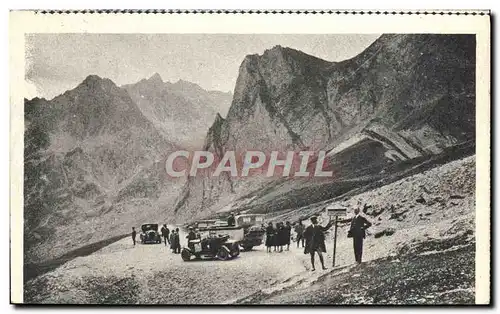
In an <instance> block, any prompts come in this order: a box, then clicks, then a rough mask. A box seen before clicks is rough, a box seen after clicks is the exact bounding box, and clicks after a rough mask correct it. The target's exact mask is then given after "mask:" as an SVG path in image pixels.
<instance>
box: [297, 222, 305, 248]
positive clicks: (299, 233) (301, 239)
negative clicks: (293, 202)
mask: <svg viewBox="0 0 500 314" xmlns="http://www.w3.org/2000/svg"><path fill="white" fill-rule="evenodd" d="M304 229H305V226H304V224H303V223H302V220H299V223H298V224H297V225H296V226H295V233H296V234H297V247H299V243H301V242H302V247H304Z"/></svg>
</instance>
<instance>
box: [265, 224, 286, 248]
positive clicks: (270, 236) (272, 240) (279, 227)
mask: <svg viewBox="0 0 500 314" xmlns="http://www.w3.org/2000/svg"><path fill="white" fill-rule="evenodd" d="M291 236H292V226H291V225H290V222H289V221H287V222H286V223H283V222H278V223H276V225H273V223H272V222H270V223H269V224H268V225H267V227H266V247H267V252H271V250H272V248H273V247H274V251H275V252H283V247H284V246H285V245H286V250H287V251H288V250H290V238H291Z"/></svg>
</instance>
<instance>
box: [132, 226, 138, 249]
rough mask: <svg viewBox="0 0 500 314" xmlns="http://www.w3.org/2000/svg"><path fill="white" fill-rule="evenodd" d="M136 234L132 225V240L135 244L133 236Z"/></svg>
mask: <svg viewBox="0 0 500 314" xmlns="http://www.w3.org/2000/svg"><path fill="white" fill-rule="evenodd" d="M136 235H137V232H136V231H135V227H132V241H133V242H134V246H135V236H136Z"/></svg>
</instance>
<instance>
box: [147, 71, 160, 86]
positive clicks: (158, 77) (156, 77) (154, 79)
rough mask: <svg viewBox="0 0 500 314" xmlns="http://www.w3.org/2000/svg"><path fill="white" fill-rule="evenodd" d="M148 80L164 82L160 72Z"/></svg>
mask: <svg viewBox="0 0 500 314" xmlns="http://www.w3.org/2000/svg"><path fill="white" fill-rule="evenodd" d="M148 82H152V83H161V84H163V80H162V78H161V76H160V74H158V73H157V72H156V73H155V74H153V75H152V76H151V77H150V78H149V79H148Z"/></svg>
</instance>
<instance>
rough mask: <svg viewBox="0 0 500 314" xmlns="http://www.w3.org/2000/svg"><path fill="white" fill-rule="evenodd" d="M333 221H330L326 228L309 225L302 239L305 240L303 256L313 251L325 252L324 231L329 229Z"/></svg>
mask: <svg viewBox="0 0 500 314" xmlns="http://www.w3.org/2000/svg"><path fill="white" fill-rule="evenodd" d="M332 225H333V221H330V222H329V223H328V224H327V225H326V226H324V227H323V226H320V225H316V226H314V225H310V226H308V227H307V228H306V230H305V231H304V238H305V239H306V246H305V247H304V254H307V253H311V252H314V251H321V252H326V244H325V231H326V230H328V229H330V227H331V226H332Z"/></svg>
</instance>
